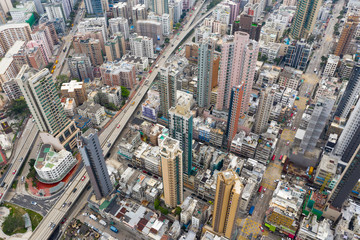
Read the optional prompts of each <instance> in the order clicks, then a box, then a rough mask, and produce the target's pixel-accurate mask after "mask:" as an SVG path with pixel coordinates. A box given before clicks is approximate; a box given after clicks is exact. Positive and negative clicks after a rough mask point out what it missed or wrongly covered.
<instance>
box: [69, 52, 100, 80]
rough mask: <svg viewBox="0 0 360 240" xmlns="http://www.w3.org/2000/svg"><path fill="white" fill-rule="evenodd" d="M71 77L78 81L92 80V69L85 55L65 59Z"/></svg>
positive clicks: (75, 55)
mask: <svg viewBox="0 0 360 240" xmlns="http://www.w3.org/2000/svg"><path fill="white" fill-rule="evenodd" d="M67 63H68V66H69V69H70V74H71V77H73V78H78V79H79V80H80V81H85V80H89V79H91V80H92V79H93V78H94V76H93V69H92V66H91V62H90V58H89V57H88V56H86V55H85V54H78V53H76V54H74V55H73V56H72V57H71V58H68V59H67Z"/></svg>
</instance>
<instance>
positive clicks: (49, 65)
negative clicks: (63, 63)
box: [45, 62, 54, 70]
mask: <svg viewBox="0 0 360 240" xmlns="http://www.w3.org/2000/svg"><path fill="white" fill-rule="evenodd" d="M53 66H54V63H53V62H49V63H48V65H46V66H45V68H47V69H49V70H51V68H52V67H53Z"/></svg>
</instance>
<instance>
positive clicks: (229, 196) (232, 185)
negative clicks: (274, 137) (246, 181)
mask: <svg viewBox="0 0 360 240" xmlns="http://www.w3.org/2000/svg"><path fill="white" fill-rule="evenodd" d="M243 188H244V186H243V185H242V183H241V181H240V179H239V177H238V175H237V174H236V173H235V172H234V171H233V170H232V169H228V170H226V171H223V172H220V173H219V174H218V176H217V183H216V195H215V204H214V212H213V222H212V228H213V230H214V231H215V232H217V233H220V234H224V236H225V237H227V238H228V239H230V238H231V236H232V231H233V227H234V223H235V217H236V213H237V212H238V205H239V200H240V197H241V193H242V190H243Z"/></svg>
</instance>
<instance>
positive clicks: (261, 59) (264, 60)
mask: <svg viewBox="0 0 360 240" xmlns="http://www.w3.org/2000/svg"><path fill="white" fill-rule="evenodd" d="M267 60H268V56H266V55H263V56H261V58H260V61H262V62H266V61H267Z"/></svg>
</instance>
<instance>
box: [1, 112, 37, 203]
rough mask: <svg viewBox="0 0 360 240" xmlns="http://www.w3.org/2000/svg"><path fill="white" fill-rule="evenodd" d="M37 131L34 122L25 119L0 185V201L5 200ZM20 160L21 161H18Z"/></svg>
mask: <svg viewBox="0 0 360 240" xmlns="http://www.w3.org/2000/svg"><path fill="white" fill-rule="evenodd" d="M38 133H39V130H38V128H37V126H36V124H35V123H34V122H33V121H31V118H30V120H29V121H27V123H26V126H25V128H24V130H23V132H22V135H21V137H20V141H19V143H18V146H21V147H18V148H16V150H15V153H14V155H13V160H12V162H11V164H10V165H9V168H8V169H7V172H6V175H5V177H4V178H3V181H2V184H4V187H0V196H1V199H0V202H3V201H4V200H6V194H7V193H8V191H9V189H10V188H11V185H12V183H13V182H14V180H15V178H16V176H17V175H18V170H19V169H20V168H21V166H22V165H23V164H24V163H25V162H26V161H25V159H26V157H27V155H28V153H29V151H30V150H31V149H32V147H33V144H34V141H35V139H36V137H37V135H38ZM20 160H21V161H20Z"/></svg>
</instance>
